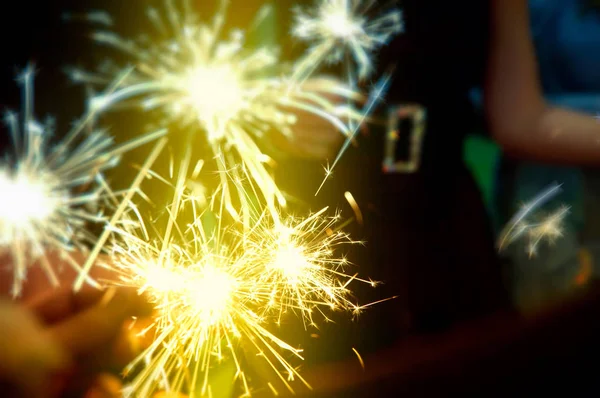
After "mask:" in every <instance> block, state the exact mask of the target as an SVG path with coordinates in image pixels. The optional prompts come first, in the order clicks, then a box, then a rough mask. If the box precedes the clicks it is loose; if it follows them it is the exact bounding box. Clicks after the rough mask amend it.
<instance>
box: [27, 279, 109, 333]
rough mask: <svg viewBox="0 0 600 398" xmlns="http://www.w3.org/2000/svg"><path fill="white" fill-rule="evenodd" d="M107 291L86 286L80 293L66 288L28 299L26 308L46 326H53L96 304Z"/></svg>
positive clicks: (48, 291) (68, 287)
mask: <svg viewBox="0 0 600 398" xmlns="http://www.w3.org/2000/svg"><path fill="white" fill-rule="evenodd" d="M104 294H105V291H103V290H99V289H94V288H92V287H90V286H84V287H83V288H82V289H81V290H80V291H79V292H75V291H74V290H73V288H72V287H70V286H65V287H60V288H58V289H52V290H47V291H45V292H42V293H40V294H38V295H36V296H35V297H32V298H30V299H28V300H27V301H26V302H25V303H24V306H25V308H27V309H28V310H29V311H31V312H32V313H34V314H36V316H37V317H38V318H39V319H40V320H41V321H42V322H44V323H45V324H53V323H56V322H59V321H61V320H63V319H65V318H68V317H70V316H72V315H74V314H77V313H79V312H81V311H83V310H84V309H86V308H88V307H91V306H92V305H94V304H96V303H97V302H98V301H99V300H100V299H101V298H102V297H103V295H104Z"/></svg>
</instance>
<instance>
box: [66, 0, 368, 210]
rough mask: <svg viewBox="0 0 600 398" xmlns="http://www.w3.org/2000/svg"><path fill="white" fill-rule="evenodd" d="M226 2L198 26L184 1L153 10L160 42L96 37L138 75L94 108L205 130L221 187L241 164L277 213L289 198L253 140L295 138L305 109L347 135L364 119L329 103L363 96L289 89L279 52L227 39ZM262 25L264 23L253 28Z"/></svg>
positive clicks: (84, 76)
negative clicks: (136, 110)
mask: <svg viewBox="0 0 600 398" xmlns="http://www.w3.org/2000/svg"><path fill="white" fill-rule="evenodd" d="M227 3H228V2H227V1H221V2H220V4H221V10H220V12H218V13H217V15H216V16H215V17H214V19H213V21H212V23H211V24H207V23H202V22H201V21H199V19H198V16H197V14H196V13H194V11H193V10H192V7H191V2H189V1H186V0H182V1H181V4H182V6H181V7H180V9H178V8H177V7H176V6H175V5H174V4H173V1H166V2H165V9H164V13H161V12H160V11H159V10H156V9H153V8H151V9H149V11H148V15H149V17H150V20H151V22H152V25H153V26H154V27H155V28H156V35H158V36H159V38H158V39H156V40H148V39H147V38H146V39H144V38H143V37H141V38H139V39H138V40H126V39H123V38H121V37H120V36H118V35H117V34H115V33H111V32H107V31H101V32H97V33H95V34H94V38H95V40H96V41H97V42H99V43H101V44H105V45H108V46H110V47H113V48H115V49H117V50H121V51H122V52H124V53H125V55H126V56H127V57H129V59H130V61H132V62H133V63H134V64H135V66H136V69H135V71H134V72H133V73H130V74H129V75H128V76H127V77H126V78H125V79H123V86H122V88H121V89H118V90H116V91H115V92H114V93H112V94H110V95H101V96H96V97H94V98H93V99H92V101H91V106H92V108H93V109H108V108H112V107H115V106H117V105H118V104H120V103H123V102H126V100H129V101H133V103H134V104H136V105H139V106H141V107H142V108H143V109H145V110H152V109H157V110H160V111H161V112H162V115H163V116H164V118H163V122H164V123H166V124H168V123H173V122H175V123H179V124H181V125H182V126H184V127H186V128H188V129H191V130H190V131H192V132H193V131H197V130H198V129H202V130H203V131H204V132H205V133H206V138H207V143H208V146H209V147H210V149H211V150H212V153H213V155H214V158H216V159H217V162H216V163H217V167H218V168H219V170H220V171H221V173H220V174H221V176H222V183H223V184H224V185H226V184H229V183H230V182H229V180H228V177H227V173H228V172H229V171H230V170H231V169H232V168H234V167H236V166H238V165H240V164H243V166H244V173H245V174H246V176H245V177H248V178H249V179H250V180H252V181H254V182H255V183H256V186H257V187H259V190H260V192H261V193H262V195H263V196H264V198H265V200H266V202H267V205H268V207H269V209H270V211H271V213H272V214H273V215H275V214H277V207H278V206H283V205H285V203H286V200H285V197H284V195H283V194H282V192H281V191H280V190H279V188H278V187H277V185H276V184H275V182H274V180H273V177H272V175H271V173H270V171H269V169H268V167H267V165H266V163H268V162H269V157H268V156H266V155H265V154H263V152H262V151H261V149H260V148H259V146H258V145H257V143H256V141H255V140H256V139H264V138H266V137H267V136H268V135H269V134H271V133H272V132H273V131H276V132H277V133H279V134H284V135H289V134H290V133H291V131H292V130H291V129H292V128H293V126H294V124H295V122H296V116H295V112H297V111H299V110H303V111H307V112H309V113H312V114H314V115H317V116H318V117H320V118H323V119H325V120H327V121H328V122H330V123H331V124H332V125H333V126H335V127H336V128H337V129H339V130H340V131H341V132H342V133H343V134H344V135H346V136H349V135H350V130H349V127H348V125H347V123H345V122H344V121H343V120H342V119H343V118H347V117H354V118H358V117H359V116H360V115H359V113H358V112H353V111H352V110H351V109H349V108H348V107H346V106H339V105H338V104H336V103H333V102H331V101H330V100H329V99H328V98H330V97H332V96H338V97H341V98H351V99H357V98H358V96H357V95H356V93H355V92H353V91H352V90H350V89H348V88H347V87H345V86H344V85H341V84H339V83H337V82H334V81H332V80H318V81H316V82H307V83H306V84H302V85H297V84H290V81H289V76H288V77H287V78H286V74H287V71H288V69H289V68H288V67H287V66H286V65H285V64H284V63H282V62H281V60H280V59H279V57H278V55H277V50H276V49H270V48H261V49H258V50H249V49H248V48H245V47H244V35H243V34H242V33H241V32H240V31H234V32H232V33H231V35H230V36H229V38H228V39H227V40H222V39H221V36H222V30H223V24H224V11H225V8H226V4H227ZM259 16H264V12H262V13H259ZM89 19H92V18H91V17H90V18H89ZM93 19H94V20H97V19H98V18H97V17H96V18H93ZM259 24H260V20H259V21H257V22H255V24H254V26H258V25H259ZM122 70H123V68H122V67H121V66H119V65H115V64H113V63H108V64H107V65H106V66H105V68H104V69H102V70H100V71H99V72H98V73H87V72H85V71H82V70H74V71H73V72H72V73H71V76H72V78H73V79H74V80H76V81H79V82H83V83H88V84H94V85H98V84H100V85H102V84H106V83H107V82H109V81H111V80H113V79H114V78H115V76H120V74H121V73H122ZM309 83H310V84H309ZM290 87H292V89H290ZM231 188H233V189H231ZM236 188H237V187H235V186H231V187H228V188H226V189H224V190H225V191H226V192H227V196H226V198H225V199H226V201H227V203H228V205H227V208H228V210H229V211H230V212H232V213H235V214H234V215H235V216H237V215H238V214H237V213H238V212H237V210H236V207H238V206H234V205H233V199H232V198H231V192H232V191H234V190H235V189H236ZM241 196H242V197H243V196H244V195H241ZM244 206H245V204H244V203H242V207H243V208H244Z"/></svg>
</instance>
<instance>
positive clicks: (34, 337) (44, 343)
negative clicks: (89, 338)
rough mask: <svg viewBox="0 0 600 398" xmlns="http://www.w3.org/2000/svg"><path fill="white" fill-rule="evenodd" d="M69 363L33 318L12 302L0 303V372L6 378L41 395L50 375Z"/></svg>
mask: <svg viewBox="0 0 600 398" xmlns="http://www.w3.org/2000/svg"><path fill="white" fill-rule="evenodd" d="M69 365H70V361H69V356H68V355H67V354H66V352H64V351H63V350H62V349H61V346H59V345H58V344H56V342H54V341H53V340H52V339H50V338H49V337H48V336H47V335H46V334H45V333H44V331H43V328H42V326H41V325H40V324H39V323H38V322H37V321H36V319H35V318H34V317H32V316H31V315H30V314H29V313H28V312H27V311H25V310H24V309H23V308H20V307H19V306H17V305H15V304H13V303H10V302H0V375H2V376H3V378H5V379H6V380H5V381H7V382H9V383H10V384H12V385H14V386H15V387H17V388H18V389H20V390H23V391H24V392H27V393H31V394H33V396H36V397H37V396H42V395H41V393H40V391H41V390H43V386H45V385H46V383H47V382H48V379H49V378H50V377H51V375H52V374H54V373H56V372H60V371H62V370H63V369H65V368H67V367H68V366H69ZM36 394H37V395H36Z"/></svg>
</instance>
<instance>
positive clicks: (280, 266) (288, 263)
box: [272, 244, 310, 286]
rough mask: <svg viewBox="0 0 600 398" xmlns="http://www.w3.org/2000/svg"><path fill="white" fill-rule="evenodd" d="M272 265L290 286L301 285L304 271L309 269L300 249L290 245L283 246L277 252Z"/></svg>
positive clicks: (308, 264)
mask: <svg viewBox="0 0 600 398" xmlns="http://www.w3.org/2000/svg"><path fill="white" fill-rule="evenodd" d="M272 265H273V268H274V269H275V270H277V271H279V272H281V273H282V276H283V277H284V278H285V279H286V280H287V283H288V284H290V285H292V286H296V285H298V284H299V283H301V281H302V278H303V276H304V273H305V272H306V269H307V268H309V267H310V263H309V262H308V261H307V259H306V256H305V255H304V253H303V250H302V248H300V247H296V246H294V245H292V244H288V245H283V246H281V247H280V248H279V249H278V250H277V252H276V253H275V259H274V261H273V263H272Z"/></svg>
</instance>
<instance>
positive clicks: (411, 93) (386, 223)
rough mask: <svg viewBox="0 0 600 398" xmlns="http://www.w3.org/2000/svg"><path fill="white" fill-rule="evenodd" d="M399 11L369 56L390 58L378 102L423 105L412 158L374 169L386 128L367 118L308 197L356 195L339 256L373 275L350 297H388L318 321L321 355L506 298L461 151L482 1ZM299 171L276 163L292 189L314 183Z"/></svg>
mask: <svg viewBox="0 0 600 398" xmlns="http://www.w3.org/2000/svg"><path fill="white" fill-rule="evenodd" d="M402 9H403V12H404V17H405V33H404V34H403V35H401V36H399V37H398V38H397V39H395V40H394V41H393V42H392V43H390V45H389V46H388V47H387V48H385V49H384V51H383V53H382V54H381V56H380V58H379V59H380V62H379V65H380V69H381V71H385V70H386V69H387V68H388V67H389V66H390V65H392V64H394V65H395V66H396V68H395V75H394V81H393V84H392V86H391V88H390V92H389V94H388V96H387V98H386V106H389V107H392V106H394V105H396V104H404V103H413V104H418V105H420V106H421V107H422V108H424V109H426V111H427V119H426V132H425V135H424V140H423V143H422V151H421V153H422V157H421V165H420V167H419V169H418V170H417V171H416V172H414V173H410V174H408V173H384V172H383V171H382V160H383V152H384V145H385V143H384V141H385V137H386V132H385V131H380V130H378V129H377V128H371V129H370V131H369V133H368V135H364V134H363V136H361V137H360V138H359V139H358V143H359V147H358V148H352V149H351V150H349V151H348V152H347V154H346V156H345V157H344V160H343V162H342V164H340V165H339V166H338V168H337V169H336V170H335V175H334V178H333V179H332V180H330V181H329V182H328V183H327V185H326V189H325V190H324V191H323V192H322V193H321V194H320V195H319V197H317V201H320V203H319V205H334V204H335V203H338V204H339V205H340V206H341V207H343V208H344V207H345V209H346V210H349V208H348V205H347V204H345V203H344V202H343V199H342V200H340V198H342V193H343V192H344V191H351V192H352V193H353V195H354V197H355V198H356V200H357V201H358V203H359V205H360V208H361V210H362V213H363V217H364V225H363V226H360V225H358V224H357V223H354V225H353V226H351V231H350V232H351V233H352V235H353V237H355V238H357V239H364V240H365V241H366V242H367V243H366V248H362V247H359V248H355V250H354V251H353V253H352V256H351V259H352V260H353V261H354V263H356V264H357V265H358V266H359V268H358V271H359V272H360V274H361V275H363V276H368V277H371V278H373V279H375V280H379V281H382V282H384V284H383V285H381V286H380V287H379V288H377V289H370V288H367V287H364V286H361V285H360V284H354V288H353V289H354V291H355V292H356V295H357V297H358V298H359V299H360V302H362V303H366V302H369V301H376V300H380V299H383V298H386V297H392V296H397V298H396V299H394V300H390V301H387V302H384V303H381V304H378V305H375V306H373V307H370V308H369V309H368V310H367V311H366V312H365V313H364V315H362V316H361V318H360V319H359V322H356V323H354V324H351V325H348V324H347V323H345V322H344V321H343V320H338V326H337V329H336V327H331V326H325V327H324V329H325V330H322V331H321V332H322V333H321V336H322V337H321V338H320V342H314V343H312V344H315V345H317V346H319V347H320V349H318V350H316V351H317V352H318V356H319V361H320V360H323V359H324V358H325V356H326V355H325V353H329V354H330V355H327V356H328V357H329V359H331V360H333V359H336V356H337V354H339V353H340V351H345V352H346V353H347V354H349V355H353V354H352V352H351V350H350V347H356V348H357V349H358V350H359V351H360V352H361V354H362V355H366V354H368V352H370V351H376V350H378V349H381V348H384V347H385V346H387V345H390V344H392V343H393V342H394V341H396V340H398V339H399V338H401V337H402V336H404V335H407V334H413V333H417V334H420V333H430V332H438V331H443V330H446V329H448V328H449V327H451V326H452V325H454V324H456V323H458V322H462V321H466V320H471V319H475V318H479V317H482V316H485V315H488V314H491V313H494V312H496V311H498V310H501V309H506V308H509V306H510V304H509V303H510V300H509V296H508V294H507V290H506V289H505V286H504V280H503V276H502V269H501V265H500V262H499V258H498V256H497V253H496V250H495V247H494V237H493V232H492V228H491V225H490V223H489V220H488V216H487V214H486V211H485V208H484V205H483V202H482V198H481V194H480V192H479V190H478V187H477V185H476V183H475V181H474V179H473V178H472V176H471V174H470V172H469V171H468V170H467V168H466V166H465V164H464V162H463V157H462V149H463V143H464V138H465V135H466V133H468V132H469V131H471V129H472V127H473V125H474V123H475V122H477V118H476V116H475V112H473V111H472V107H471V104H470V102H469V98H468V91H469V89H470V88H471V87H474V86H476V85H478V84H481V81H482V79H483V75H484V69H485V63H486V55H487V54H486V48H487V42H488V21H489V17H488V12H489V10H488V6H487V2H485V1H481V0H472V1H465V2H460V3H457V2H438V1H427V0H405V1H403V2H402ZM406 133H407V131H404V130H402V131H400V135H402V134H406ZM400 152H401V151H400ZM310 170H311V169H310V167H309V166H308V165H307V164H303V165H300V166H298V165H297V166H296V167H295V168H294V167H287V166H286V168H285V176H283V177H284V178H283V179H284V180H285V179H288V180H291V181H292V182H291V183H290V185H294V186H295V187H296V188H297V191H298V192H302V191H304V192H314V190H312V191H311V188H310V185H311V181H312V183H314V181H315V180H320V178H319V177H321V178H322V169H321V168H319V169H318V171H317V172H316V175H317V177H315V178H314V179H313V178H312V177H314V176H310V174H311V171H310ZM313 173H314V172H313ZM282 183H283V184H285V183H286V182H285V181H282ZM315 206H318V205H315ZM345 214H348V212H346V213H345ZM350 214H352V213H351V211H350ZM333 346H336V347H339V349H335V350H334V349H332V347H333ZM311 351H315V350H313V349H308V350H306V353H307V355H308V356H310V352H311ZM334 351H336V353H334ZM315 355H317V354H315Z"/></svg>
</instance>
